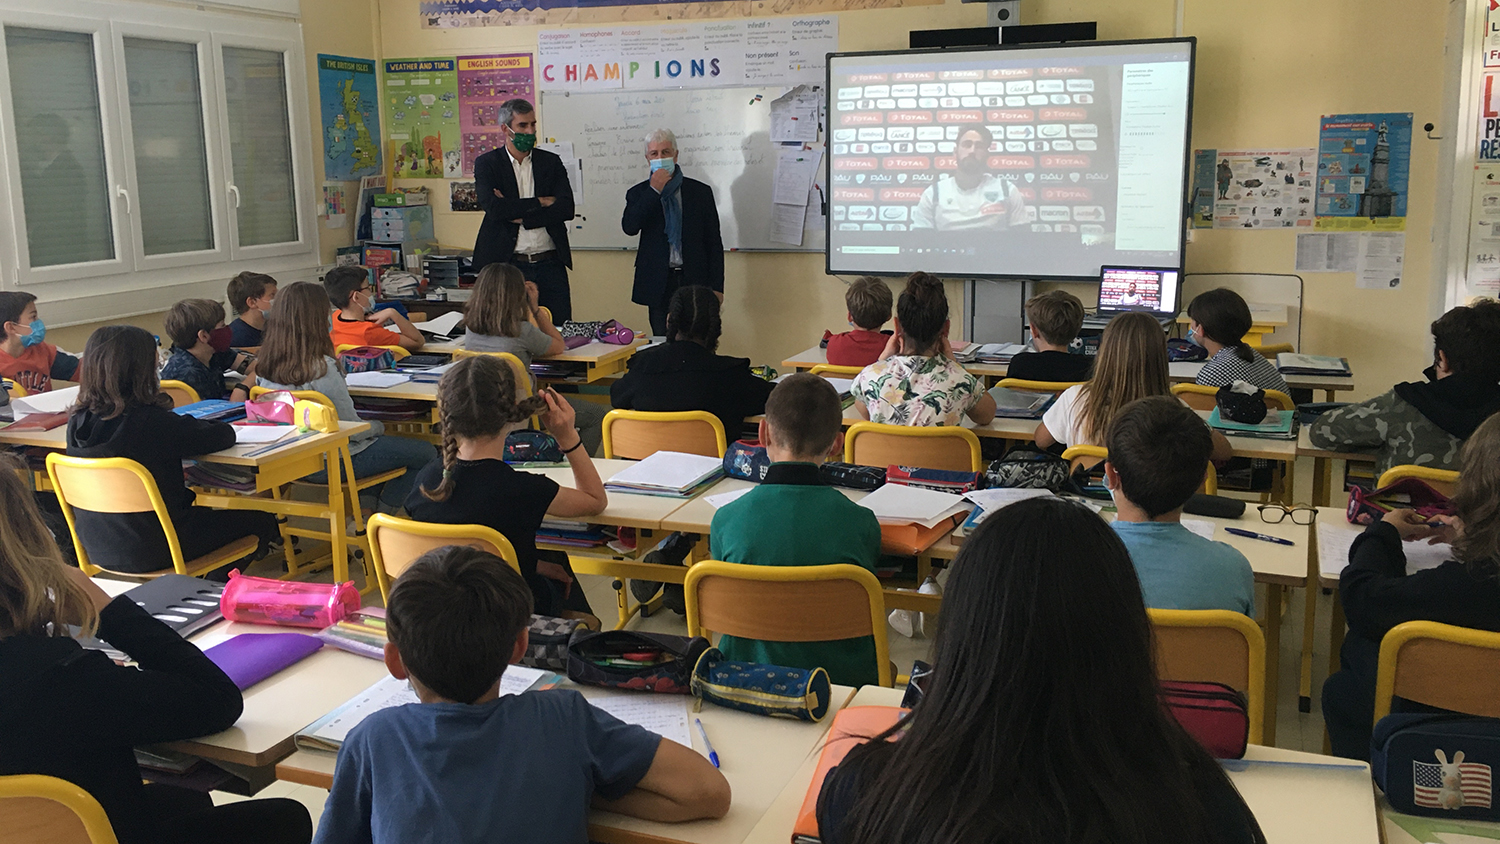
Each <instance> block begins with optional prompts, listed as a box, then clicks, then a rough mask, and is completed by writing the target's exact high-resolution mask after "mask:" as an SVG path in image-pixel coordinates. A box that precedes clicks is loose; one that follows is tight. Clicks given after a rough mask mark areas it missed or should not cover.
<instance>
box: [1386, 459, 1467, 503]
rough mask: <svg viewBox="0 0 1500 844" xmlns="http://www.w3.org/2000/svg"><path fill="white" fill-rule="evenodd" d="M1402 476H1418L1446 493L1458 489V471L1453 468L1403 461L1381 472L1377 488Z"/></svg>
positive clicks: (1388, 484) (1448, 493)
mask: <svg viewBox="0 0 1500 844" xmlns="http://www.w3.org/2000/svg"><path fill="white" fill-rule="evenodd" d="M1402 478H1416V479H1417V480H1420V481H1426V482H1427V485H1428V486H1431V487H1432V488H1433V489H1435V490H1437V491H1438V492H1441V493H1442V494H1444V495H1447V496H1450V497H1451V496H1452V495H1453V493H1454V491H1455V490H1457V489H1458V472H1457V471H1455V470H1452V469H1434V468H1432V467H1431V466H1413V465H1412V464H1410V463H1403V464H1401V465H1400V466H1392V467H1391V468H1389V469H1386V470H1385V471H1384V472H1382V473H1381V474H1380V480H1379V481H1378V482H1376V484H1375V488H1376V489H1382V488H1384V487H1387V486H1390V485H1391V484H1393V483H1395V482H1396V481H1399V480H1401V479H1402Z"/></svg>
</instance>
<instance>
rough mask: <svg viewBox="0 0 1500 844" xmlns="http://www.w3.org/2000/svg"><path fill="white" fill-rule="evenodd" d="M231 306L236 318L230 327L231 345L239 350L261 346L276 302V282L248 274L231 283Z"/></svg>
mask: <svg viewBox="0 0 1500 844" xmlns="http://www.w3.org/2000/svg"><path fill="white" fill-rule="evenodd" d="M228 294H229V305H230V307H232V308H234V312H235V313H236V314H237V316H236V317H235V318H234V322H231V323H229V331H230V335H231V336H230V338H229V343H230V345H231V346H233V347H234V348H236V349H247V348H248V349H254V348H257V347H259V346H260V341H261V333H262V332H264V331H265V330H266V314H269V313H270V312H271V306H272V304H273V303H275V301H276V279H274V278H271V277H270V276H268V275H266V274H265V273H252V272H250V271H249V270H246V271H245V272H242V273H240V274H239V275H237V276H235V277H234V278H231V279H230V280H229V290H228Z"/></svg>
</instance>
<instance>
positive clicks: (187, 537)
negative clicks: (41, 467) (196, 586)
mask: <svg viewBox="0 0 1500 844" xmlns="http://www.w3.org/2000/svg"><path fill="white" fill-rule="evenodd" d="M79 383H80V388H79V392H78V404H77V405H75V406H74V407H73V411H72V415H71V416H70V417H69V418H68V454H69V455H71V456H73V457H127V458H129V459H131V460H134V461H136V462H137V463H140V464H141V465H142V466H144V467H146V470H147V471H148V472H150V473H151V476H152V477H153V478H154V479H155V480H156V487H157V489H158V490H160V491H161V497H162V500H163V501H164V502H165V503H166V505H167V512H168V513H169V514H171V516H172V525H173V527H175V528H176V530H177V541H178V542H179V543H180V544H181V547H182V556H183V559H186V560H192V559H194V558H196V557H201V556H203V555H204V554H207V553H208V552H210V551H213V550H215V549H217V548H219V547H221V546H223V545H224V544H225V543H227V542H230V541H233V540H235V539H238V538H240V537H242V536H255V537H258V538H259V539H260V547H259V549H258V552H257V555H256V558H258V557H259V556H260V555H262V554H263V553H264V552H265V551H266V550H267V549H268V548H269V547H270V546H271V544H272V543H275V542H278V541H280V538H281V536H280V532H279V531H278V529H277V527H276V517H275V516H273V515H271V514H270V513H262V512H259V511H255V510H214V509H211V508H208V507H195V506H193V498H194V496H193V491H192V490H190V489H188V488H187V484H186V482H185V481H184V480H183V477H182V461H183V460H184V459H186V458H189V457H197V456H198V455H201V454H210V453H212V452H215V451H222V450H223V449H226V448H229V447H230V446H232V445H234V428H233V427H232V426H230V425H229V424H228V423H225V422H205V421H203V420H201V419H194V418H193V417H191V416H180V415H178V414H176V413H173V412H172V402H171V400H170V399H168V398H167V396H166V395H165V394H164V393H162V392H161V383H160V382H159V381H158V380H157V377H156V340H155V339H154V338H153V337H152V336H151V335H150V334H149V333H147V332H146V330H145V329H143V328H136V327H135V326H133V325H108V326H105V327H104V328H101V329H99V330H97V331H95V332H94V334H93V336H92V337H90V338H89V342H88V347H87V349H86V350H85V352H84V355H83V364H82V366H81V367H80V369H79ZM73 516H74V520H75V524H76V525H77V528H78V534H79V536H80V537H82V539H83V544H84V545H85V546H86V547H87V548H88V549H89V559H90V561H91V562H93V563H94V564H95V565H97V566H103V567H104V568H107V569H110V570H112V571H121V572H147V571H156V570H158V569H163V568H170V567H171V565H172V557H171V551H170V549H169V548H168V547H167V538H166V535H165V534H163V533H162V530H161V523H160V522H159V521H157V518H156V515H155V514H154V513H94V512H90V511H88V510H80V509H77V508H74V510H73Z"/></svg>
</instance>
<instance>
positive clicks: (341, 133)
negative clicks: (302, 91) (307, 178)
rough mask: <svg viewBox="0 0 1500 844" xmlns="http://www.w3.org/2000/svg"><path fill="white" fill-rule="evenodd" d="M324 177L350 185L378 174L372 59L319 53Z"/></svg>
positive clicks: (377, 105) (377, 115)
mask: <svg viewBox="0 0 1500 844" xmlns="http://www.w3.org/2000/svg"><path fill="white" fill-rule="evenodd" d="M318 102H319V105H320V113H321V118H322V135H323V156H324V158H323V178H325V179H327V180H329V181H337V182H347V181H354V180H356V179H359V178H361V177H363V176H373V175H375V174H376V173H379V172H380V100H379V99H378V92H377V89H376V84H375V60H374V59H352V58H348V57H346V56H329V55H324V54H322V53H319V54H318Z"/></svg>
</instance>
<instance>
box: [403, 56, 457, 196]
mask: <svg viewBox="0 0 1500 844" xmlns="http://www.w3.org/2000/svg"><path fill="white" fill-rule="evenodd" d="M455 64H456V62H455V60H454V59H453V58H452V57H451V56H450V57H447V58H425V59H392V60H390V61H387V62H386V63H385V76H384V82H385V100H386V114H387V115H388V116H389V118H390V130H389V134H387V135H386V137H387V138H388V139H389V140H390V141H391V147H392V148H393V149H394V150H395V152H394V153H393V154H394V155H395V156H396V178H398V179H402V178H405V179H444V178H448V179H456V178H458V176H459V174H460V172H461V171H462V159H461V158H460V156H459V151H458V150H459V134H460V132H459V120H458V72H457V69H456V67H455Z"/></svg>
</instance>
